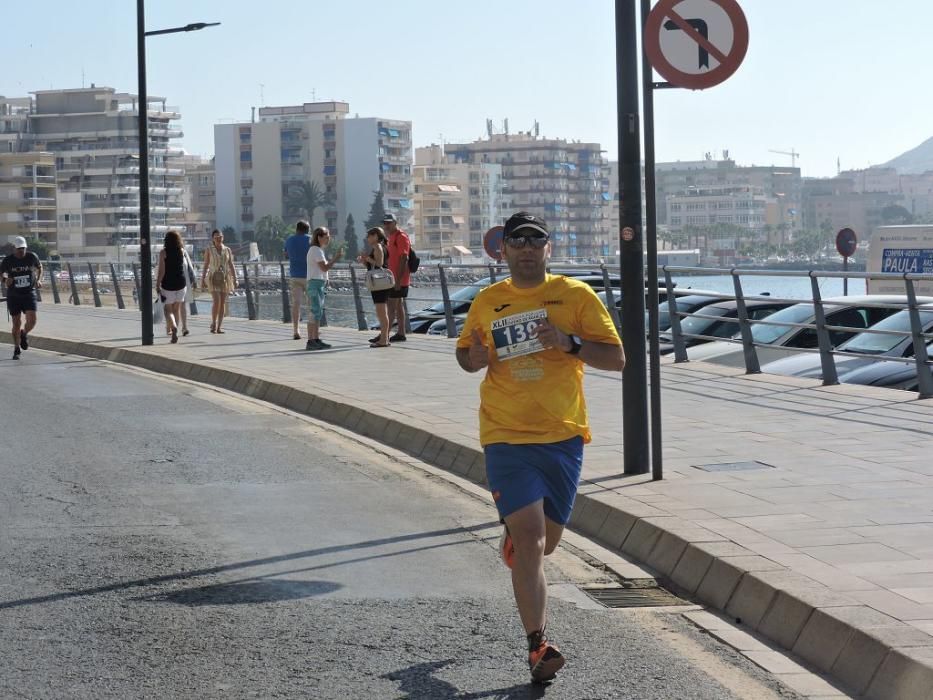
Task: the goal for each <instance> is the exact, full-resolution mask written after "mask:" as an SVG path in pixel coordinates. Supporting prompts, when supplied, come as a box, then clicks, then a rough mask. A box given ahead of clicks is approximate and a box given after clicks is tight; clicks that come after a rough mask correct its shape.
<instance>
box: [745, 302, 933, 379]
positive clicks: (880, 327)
mask: <svg viewBox="0 0 933 700" xmlns="http://www.w3.org/2000/svg"><path fill="white" fill-rule="evenodd" d="M919 313H920V323H921V325H922V327H923V332H924V333H928V332H930V331H933V305H930V306H929V307H928V308H923V309H921V310H920V312H919ZM910 330H911V327H910V312H909V311H908V310H907V309H904V310H903V311H898V312H897V313H895V314H892V315H891V316H888V317H887V318H885V319H883V320H881V321H879V322H878V323H876V324H874V325H872V326H871V327H870V328H869V329H868V330H867V331H866V332H864V333H858V334H856V335H854V336H852V337H851V338H849V340H847V341H846V342H844V343H842V344H841V345H840V346H839V347H838V348H836V350H837V351H838V352H839V353H847V354H845V355H836V356H835V357H834V360H835V363H836V374H837V376H838V377H839V381H840V382H843V383H846V384H847V383H848V380H847V379H846V377H847V375H848V373H850V372H854V371H856V370H860V369H862V368H864V367H867V366H869V365H872V364H874V363H875V362H876V361H877V358H879V357H913V354H914V339H913V337H912V336H910V335H902V334H903V333H910ZM880 331H889V332H880ZM848 353H852V354H851V355H850V354H848ZM761 371H762V372H767V373H769V374H783V375H786V376H789V377H810V378H812V379H822V378H823V364H822V362H821V361H820V356H819V354H810V353H807V354H801V355H794V356H793V357H784V358H782V359H780V360H776V361H774V362H769V363H768V364H766V365H763V366H762V368H761ZM914 374H915V375H916V369H915V370H914Z"/></svg>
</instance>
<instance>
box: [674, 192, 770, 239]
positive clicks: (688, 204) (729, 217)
mask: <svg viewBox="0 0 933 700" xmlns="http://www.w3.org/2000/svg"><path fill="white" fill-rule="evenodd" d="M664 206H665V209H666V214H667V221H668V227H669V228H670V229H671V230H674V231H679V230H681V229H683V228H685V227H688V226H693V227H699V226H715V225H717V224H729V225H731V226H736V227H739V228H742V229H745V230H747V231H760V230H761V229H763V228H764V227H765V225H767V224H772V225H774V224H777V223H778V220H779V218H778V207H777V200H776V198H775V197H769V196H767V195H766V194H765V192H764V190H763V189H762V188H760V187H750V186H747V185H710V186H705V187H689V188H687V189H686V190H684V191H683V192H680V193H679V194H670V195H668V196H667V197H666V199H665V202H664Z"/></svg>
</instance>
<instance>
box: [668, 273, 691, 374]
mask: <svg viewBox="0 0 933 700" xmlns="http://www.w3.org/2000/svg"><path fill="white" fill-rule="evenodd" d="M664 286H665V287H667V314H668V316H669V317H670V320H671V340H672V341H673V342H674V362H675V363H676V362H689V361H690V358H689V357H687V348H686V347H685V346H684V336H683V333H682V332H681V330H680V314H679V313H678V311H677V298H676V297H675V296H674V281H673V280H672V279H671V272H670V270H668V269H667V267H666V266H665V268H664Z"/></svg>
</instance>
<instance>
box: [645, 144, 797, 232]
mask: <svg viewBox="0 0 933 700" xmlns="http://www.w3.org/2000/svg"><path fill="white" fill-rule="evenodd" d="M802 182H803V181H802V179H801V176H800V168H797V167H780V166H775V165H766V166H757V165H750V166H742V165H738V164H736V162H735V161H734V160H732V159H730V158H729V157H728V152H725V153H724V157H723V159H722V160H715V159H713V157H712V155H711V154H708V157H707V158H706V159H705V160H700V161H676V162H672V163H658V164H657V165H656V167H655V183H656V189H655V192H656V196H657V202H658V224H662V225H663V224H671V227H672V228H675V227H676V226H677V225H676V224H673V223H672V222H671V221H670V219H668V218H667V217H668V214H670V213H671V210H670V208H669V207H666V206H665V200H666V199H667V198H668V197H669V196H680V195H681V194H682V193H683V192H686V191H687V190H688V189H691V188H697V189H701V190H704V189H709V188H723V187H725V188H729V187H751V188H755V189H756V190H760V191H761V192H762V194H763V195H764V196H765V197H767V198H769V199H773V200H774V204H775V210H776V212H777V219H776V220H775V221H774V222H773V223H772V225H774V226H777V225H780V224H783V226H782V229H786V230H788V231H794V230H797V229H799V228H801V227H802V225H803V216H802V202H803V185H802ZM752 215H754V214H752ZM743 216H744V214H743ZM762 225H763V224H762Z"/></svg>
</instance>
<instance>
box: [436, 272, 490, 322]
mask: <svg viewBox="0 0 933 700" xmlns="http://www.w3.org/2000/svg"><path fill="white" fill-rule="evenodd" d="M488 286H489V278H488V277H487V278H486V279H481V280H479V281H478V282H475V283H474V284H471V285H470V286H469V287H464V288H463V289H458V290H457V291H456V292H454V293H453V294H451V295H450V301H451V302H453V304H454V305H456V304H458V303H463V302H465V301H473V300H474V299H475V298H476V295H477V294H479V293H480V292H481V291H482V290H483V289H485V288H486V287H488ZM428 308H429V309H430V310H431V311H433V312H435V313H438V314H442V313H444V302H443V301H439V302H437V303H436V304H434V305H433V306H429V307H428Z"/></svg>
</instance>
